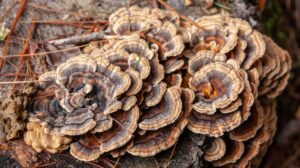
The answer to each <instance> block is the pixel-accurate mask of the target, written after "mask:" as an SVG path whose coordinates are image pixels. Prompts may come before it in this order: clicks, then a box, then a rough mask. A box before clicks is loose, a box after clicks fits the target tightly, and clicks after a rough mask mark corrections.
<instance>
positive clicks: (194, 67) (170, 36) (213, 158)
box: [24, 6, 291, 166]
mask: <svg viewBox="0 0 300 168" xmlns="http://www.w3.org/2000/svg"><path fill="white" fill-rule="evenodd" d="M109 22H110V25H109V28H108V30H107V31H110V32H111V35H113V37H115V38H109V40H107V41H106V44H105V45H103V46H94V45H91V46H89V48H88V49H85V50H84V54H82V55H79V56H75V57H72V58H69V59H68V60H67V61H66V62H64V63H62V64H60V65H59V66H58V67H57V69H56V70H54V71H49V72H46V73H44V74H42V75H41V76H40V77H39V81H40V82H39V88H38V91H37V93H36V94H35V96H34V102H33V107H32V113H31V116H30V117H29V121H30V123H29V124H31V125H29V126H27V127H28V133H27V134H26V136H25V137H24V138H25V142H26V143H27V144H29V145H32V146H33V144H37V145H35V146H37V147H36V148H38V150H39V151H41V150H45V151H50V152H53V151H55V152H59V151H61V150H63V149H65V148H66V146H67V145H68V143H70V145H69V146H70V153H71V154H72V155H73V156H74V157H76V158H77V159H79V160H83V161H91V160H95V159H97V158H98V157H99V156H100V155H102V154H104V153H109V154H111V155H112V156H114V157H117V156H120V155H123V154H125V153H126V152H127V153H130V154H132V155H136V156H143V157H146V156H153V155H155V154H157V153H159V152H161V151H163V150H166V149H168V148H170V147H172V146H173V145H174V144H175V143H176V141H177V140H178V137H179V136H180V134H181V133H182V132H183V130H184V129H185V127H187V128H188V129H189V130H191V131H192V132H194V133H197V134H203V135H208V136H210V137H211V140H210V143H209V145H208V147H207V149H206V151H205V160H207V161H209V162H212V164H213V165H215V166H224V165H229V164H239V165H243V166H247V165H250V164H256V162H255V161H254V160H259V159H257V158H259V157H258V156H259V155H260V154H261V153H262V152H261V151H263V150H265V149H266V147H267V146H268V144H269V143H270V140H271V139H272V136H273V134H274V130H275V123H276V115H275V108H274V107H275V106H274V103H260V100H268V101H269V100H271V99H273V98H275V97H276V96H278V95H279V94H280V92H281V91H282V90H283V89H284V88H285V86H286V84H287V80H288V78H289V70H290V67H291V60H290V57H289V54H288V53H287V52H286V51H284V50H283V49H281V48H280V47H278V46H277V45H276V44H275V43H274V42H272V40H271V39H269V38H268V37H266V36H264V35H262V34H260V33H259V32H257V31H256V30H253V29H252V28H251V26H250V25H249V24H248V23H247V22H246V21H244V20H241V19H237V18H231V17H228V16H222V15H214V16H204V17H201V18H200V19H198V20H196V21H195V24H193V25H187V24H186V23H184V24H182V21H181V20H180V17H179V16H178V15H177V14H176V13H174V12H171V11H165V10H160V9H151V8H139V7H136V6H133V7H130V8H121V9H119V10H118V11H116V12H115V13H113V14H112V15H111V16H110V18H109ZM183 25H184V26H183ZM261 104H263V105H261ZM33 123H35V124H39V125H40V126H36V128H33V126H32V124H33ZM34 136H37V137H40V138H39V139H36V138H34ZM41 136H46V137H48V139H50V140H51V141H53V142H55V143H56V144H55V145H44V144H47V143H44V144H43V143H41V141H43V140H44V139H43V138H42V137H41ZM71 139H72V140H71ZM253 146H255V148H254V147H253Z"/></svg>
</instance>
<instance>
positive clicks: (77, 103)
mask: <svg viewBox="0 0 300 168" xmlns="http://www.w3.org/2000/svg"><path fill="white" fill-rule="evenodd" d="M164 69H165V68H164V66H163V64H161V61H160V57H159V53H158V47H157V44H155V43H151V42H149V41H147V39H143V38H142V37H139V36H138V35H131V36H125V37H122V38H116V39H112V40H109V41H108V43H107V44H106V45H104V46H102V47H101V48H94V49H92V50H91V51H90V52H89V54H87V55H81V56H77V57H73V58H70V59H69V60H68V61H67V62H66V63H63V64H61V65H59V66H58V68H57V70H56V71H50V72H47V73H45V74H43V75H41V76H40V79H39V81H41V82H40V84H39V90H38V92H37V94H36V95H35V100H34V103H33V114H32V115H31V117H30V121H32V122H38V123H40V124H41V125H42V127H43V130H44V133H46V134H50V135H57V136H68V137H70V138H73V141H74V142H73V143H71V144H70V153H71V155H73V156H74V157H76V158H77V159H80V160H83V161H91V160H95V159H97V158H98V157H99V156H100V155H101V154H103V153H111V154H112V155H113V156H118V155H120V154H124V153H125V152H126V151H128V152H129V151H130V152H129V153H133V154H134V155H139V156H149V155H154V154H156V153H158V152H160V151H162V150H166V149H168V148H170V147H171V146H172V145H174V144H175V142H176V141H177V139H178V137H179V135H180V134H181V132H182V131H183V129H184V128H185V126H186V124H187V117H188V114H189V112H190V110H191V102H192V101H193V99H194V93H193V92H192V91H191V90H190V89H188V88H186V89H182V88H181V87H180V86H172V85H168V84H167V83H166V82H165V81H164V76H165V73H166V72H165V70H164ZM179 85H180V84H179ZM138 121H139V123H138ZM137 129H138V131H136V130H137ZM162 134H163V136H162ZM133 135H134V139H132V138H133ZM144 136H146V137H148V138H149V141H146V142H145V144H144V145H142V146H139V145H137V143H136V142H138V140H135V139H141V138H143V137H144ZM165 141H168V143H167V144H166V143H165ZM152 142H156V144H155V145H157V147H156V148H155V149H154V150H153V151H149V149H152V146H151V145H154V144H152ZM144 150H146V151H148V153H147V152H145V151H144ZM134 151H135V152H134ZM143 151H144V152H143Z"/></svg>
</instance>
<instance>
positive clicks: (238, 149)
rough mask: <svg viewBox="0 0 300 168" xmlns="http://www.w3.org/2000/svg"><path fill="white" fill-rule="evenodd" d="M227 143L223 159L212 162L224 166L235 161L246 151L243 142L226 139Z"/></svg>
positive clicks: (217, 165)
mask: <svg viewBox="0 0 300 168" xmlns="http://www.w3.org/2000/svg"><path fill="white" fill-rule="evenodd" d="M225 143H226V152H225V155H224V156H223V157H222V158H221V159H219V160H216V161H213V162H212V164H213V165H214V166H216V167H222V166H225V165H227V164H230V163H235V162H236V161H238V160H239V159H240V158H241V156H242V155H243V153H244V150H245V146H244V143H243V142H238V141H225Z"/></svg>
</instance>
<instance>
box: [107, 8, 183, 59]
mask: <svg viewBox="0 0 300 168" xmlns="http://www.w3.org/2000/svg"><path fill="white" fill-rule="evenodd" d="M109 22H110V29H111V30H112V31H113V33H115V34H117V35H119V36H124V35H129V34H137V33H139V34H140V35H141V36H143V37H144V38H147V39H149V40H150V41H151V42H154V43H155V44H157V45H158V47H159V52H160V55H159V56H160V57H161V58H162V59H164V60H165V59H167V58H168V57H174V56H177V55H180V54H181V53H182V51H183V49H184V45H183V40H182V37H181V35H180V34H179V31H178V28H179V23H180V22H179V16H178V15H177V14H176V13H174V12H171V11H165V10H160V9H157V8H154V9H151V8H139V7H137V6H132V7H130V8H121V9H119V10H118V11H116V12H115V13H113V14H112V15H111V16H110V17H109Z"/></svg>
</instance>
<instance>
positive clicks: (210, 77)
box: [189, 60, 244, 114]
mask: <svg viewBox="0 0 300 168" xmlns="http://www.w3.org/2000/svg"><path fill="white" fill-rule="evenodd" d="M189 86H190V88H191V89H193V90H194V92H196V97H197V99H196V102H195V104H194V105H193V109H194V110H196V111H197V112H199V113H205V114H214V113H215V112H216V110H217V109H218V108H225V107H227V106H228V105H230V103H231V102H233V101H234V100H236V99H237V98H238V95H239V94H240V93H241V92H242V91H243V89H244V83H243V78H242V77H241V75H240V69H238V66H237V64H236V62H233V61H231V60H229V61H228V62H227V63H221V62H215V63H211V64H207V65H205V66H203V67H202V68H201V69H200V70H199V71H197V72H196V74H195V76H193V77H192V78H190V81H189Z"/></svg>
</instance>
